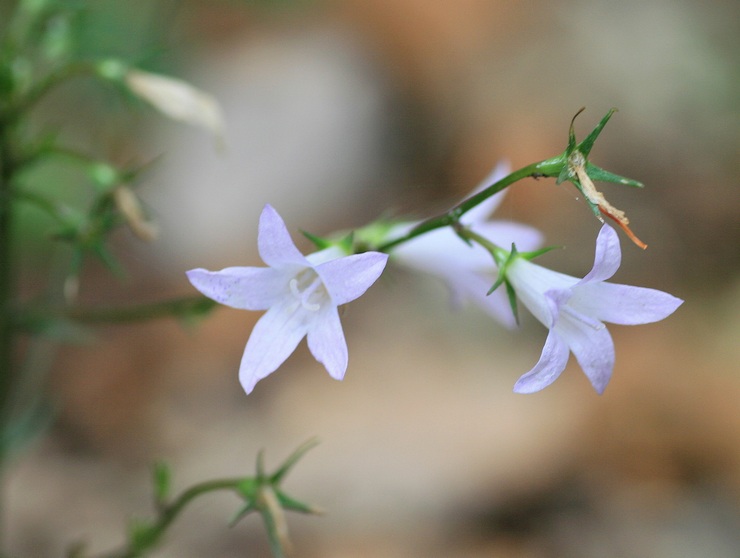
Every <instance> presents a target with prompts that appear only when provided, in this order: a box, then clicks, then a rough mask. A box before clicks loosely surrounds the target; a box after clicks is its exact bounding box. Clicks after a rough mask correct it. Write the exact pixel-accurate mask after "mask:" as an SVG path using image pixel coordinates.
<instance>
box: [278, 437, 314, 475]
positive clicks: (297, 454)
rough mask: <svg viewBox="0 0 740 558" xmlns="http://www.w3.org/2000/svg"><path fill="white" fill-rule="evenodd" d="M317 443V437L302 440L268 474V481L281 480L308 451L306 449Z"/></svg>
mask: <svg viewBox="0 0 740 558" xmlns="http://www.w3.org/2000/svg"><path fill="white" fill-rule="evenodd" d="M318 444H319V441H318V439H317V438H311V439H310V440H307V441H306V442H303V443H302V444H301V445H300V446H298V447H297V448H296V449H295V451H294V452H293V453H291V454H290V455H289V456H288V458H287V459H286V460H285V461H284V462H283V464H282V465H281V466H280V468H279V469H278V470H277V471H275V472H274V473H273V474H272V475H270V483H271V484H274V485H277V484H279V483H280V481H282V480H283V477H284V476H285V475H286V474H288V472H289V471H290V470H291V469H292V468H293V466H294V465H295V464H296V463H298V461H299V460H300V459H301V458H302V457H303V456H304V455H305V454H306V452H308V450H310V449H312V448H315V447H316V446H317V445H318Z"/></svg>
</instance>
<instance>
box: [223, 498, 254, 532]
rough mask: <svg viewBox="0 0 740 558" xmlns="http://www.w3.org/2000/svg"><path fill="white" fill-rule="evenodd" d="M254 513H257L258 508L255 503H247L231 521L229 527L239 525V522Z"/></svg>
mask: <svg viewBox="0 0 740 558" xmlns="http://www.w3.org/2000/svg"><path fill="white" fill-rule="evenodd" d="M253 511H257V507H256V506H255V505H254V503H252V502H247V503H246V504H244V506H242V507H241V508H239V510H238V511H237V512H236V513H235V514H234V516H233V517H232V518H231V519H230V520H229V527H233V526H234V525H236V524H237V523H239V521H241V519H242V518H243V517H245V516H247V515H249V514H250V513H252V512H253Z"/></svg>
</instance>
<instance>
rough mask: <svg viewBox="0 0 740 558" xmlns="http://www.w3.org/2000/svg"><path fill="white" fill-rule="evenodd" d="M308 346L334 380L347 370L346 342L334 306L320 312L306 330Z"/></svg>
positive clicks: (341, 376) (342, 375)
mask: <svg viewBox="0 0 740 558" xmlns="http://www.w3.org/2000/svg"><path fill="white" fill-rule="evenodd" d="M307 340H308V348H309V349H310V350H311V354H312V355H313V356H314V358H315V359H316V360H318V361H319V362H320V363H321V364H323V365H324V367H325V368H326V371H327V372H328V373H329V375H330V376H331V377H332V378H334V379H335V380H341V379H342V378H344V373H345V372H346V371H347V359H348V356H347V342H346V341H345V340H344V332H343V331H342V324H341V323H340V321H339V313H338V312H337V307H336V306H330V307H328V308H326V309H324V310H323V311H322V312H321V316H320V317H319V318H318V319H316V320H315V321H314V322H313V323H312V325H311V327H310V328H309V330H308V338H307Z"/></svg>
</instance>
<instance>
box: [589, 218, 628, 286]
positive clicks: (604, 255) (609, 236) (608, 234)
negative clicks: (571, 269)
mask: <svg viewBox="0 0 740 558" xmlns="http://www.w3.org/2000/svg"><path fill="white" fill-rule="evenodd" d="M620 263H622V251H621V249H620V248H619V236H617V232H616V231H615V230H614V229H613V228H611V227H610V226H609V225H604V226H603V227H601V230H600V231H599V236H598V237H597V238H596V256H595V258H594V267H593V269H592V270H591V271H590V272H589V273H588V275H586V276H585V277H584V278H583V279H582V280H581V283H589V282H591V281H606V280H607V279H609V278H610V277H611V276H612V275H614V274H615V273H616V272H617V269H619V264H620Z"/></svg>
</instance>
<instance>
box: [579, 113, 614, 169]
mask: <svg viewBox="0 0 740 558" xmlns="http://www.w3.org/2000/svg"><path fill="white" fill-rule="evenodd" d="M615 112H617V109H616V108H611V109H609V112H607V113H606V116H604V118H602V119H601V122H599V123H598V124H597V125H596V128H594V129H593V130H592V131H591V133H590V134H589V135H588V136H587V137H586V139H584V140H583V141H582V142H581V143H580V144H579V145H578V151H580V152H581V153H583V156H584V157H588V154H589V153H591V148H592V147H593V146H594V142H595V141H596V138H598V137H599V134H600V133H601V130H603V129H604V126H606V123H607V122H609V119H610V118H611V117H612V114H614V113H615ZM576 116H577V115H576ZM574 118H575V117H574ZM571 126H572V124H571Z"/></svg>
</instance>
